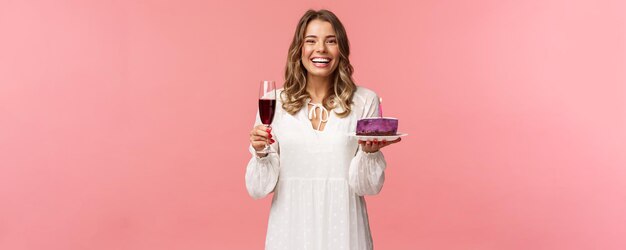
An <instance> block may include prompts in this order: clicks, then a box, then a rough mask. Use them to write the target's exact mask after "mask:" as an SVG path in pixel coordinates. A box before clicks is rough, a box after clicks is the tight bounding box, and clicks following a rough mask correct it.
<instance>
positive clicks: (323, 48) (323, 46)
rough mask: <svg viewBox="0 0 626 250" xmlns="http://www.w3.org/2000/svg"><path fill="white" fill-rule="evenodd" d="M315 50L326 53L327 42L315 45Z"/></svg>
mask: <svg viewBox="0 0 626 250" xmlns="http://www.w3.org/2000/svg"><path fill="white" fill-rule="evenodd" d="M315 51H317V52H319V53H324V52H326V44H324V43H323V42H322V43H318V44H317V46H316V47H315Z"/></svg>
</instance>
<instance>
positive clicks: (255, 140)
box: [245, 113, 280, 199]
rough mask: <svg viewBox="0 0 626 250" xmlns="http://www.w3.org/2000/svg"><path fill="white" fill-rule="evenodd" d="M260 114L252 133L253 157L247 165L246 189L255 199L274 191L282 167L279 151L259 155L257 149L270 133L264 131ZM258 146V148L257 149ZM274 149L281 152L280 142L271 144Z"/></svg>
mask: <svg viewBox="0 0 626 250" xmlns="http://www.w3.org/2000/svg"><path fill="white" fill-rule="evenodd" d="M260 124H261V121H260V119H259V115H258V113H257V119H256V123H255V128H254V129H253V130H252V132H251V133H250V147H249V150H250V153H251V154H252V158H251V159H250V161H249V162H248V166H247V167H246V177H245V179H246V189H247V190H248V194H249V195H250V196H251V197H252V198H253V199H261V198H263V197H265V196H267V195H268V194H269V193H271V192H273V191H274V187H275V186H276V183H277V182H278V174H279V169H280V161H279V153H271V154H267V155H262V156H261V155H257V153H256V150H257V149H260V148H262V146H261V145H263V144H264V143H265V141H267V140H268V133H267V132H265V131H264V129H263V127H262V126H258V125H260ZM255 147H257V149H255ZM270 147H272V149H274V150H275V151H276V152H279V147H278V142H274V143H272V144H271V145H270Z"/></svg>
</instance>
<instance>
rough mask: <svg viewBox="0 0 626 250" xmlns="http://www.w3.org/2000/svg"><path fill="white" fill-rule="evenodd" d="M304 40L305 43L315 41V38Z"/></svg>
mask: <svg viewBox="0 0 626 250" xmlns="http://www.w3.org/2000/svg"><path fill="white" fill-rule="evenodd" d="M304 42H305V43H315V40H313V39H307V40H304Z"/></svg>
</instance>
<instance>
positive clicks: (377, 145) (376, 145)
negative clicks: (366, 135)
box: [359, 138, 402, 153]
mask: <svg viewBox="0 0 626 250" xmlns="http://www.w3.org/2000/svg"><path fill="white" fill-rule="evenodd" d="M401 140H402V138H398V139H395V140H393V141H386V140H382V141H378V140H373V141H362V140H359V144H361V149H363V152H366V153H374V152H376V151H378V150H380V149H381V148H384V147H386V146H389V145H391V144H394V143H398V142H400V141H401Z"/></svg>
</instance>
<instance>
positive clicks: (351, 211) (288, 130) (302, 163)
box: [245, 87, 386, 250]
mask: <svg viewBox="0 0 626 250" xmlns="http://www.w3.org/2000/svg"><path fill="white" fill-rule="evenodd" d="M279 93H280V90H279ZM279 96H280V95H279ZM279 99H280V98H277V105H276V114H275V116H274V120H273V122H272V134H273V137H272V138H273V139H274V140H275V141H276V142H275V143H274V144H272V147H273V149H275V150H276V151H278V154H276V153H275V154H269V155H268V156H266V157H263V158H258V157H257V156H256V154H255V152H254V149H253V148H252V147H250V153H252V155H253V156H252V159H250V162H249V163H248V166H247V169H246V177H245V179H246V187H247V189H248V193H249V194H250V196H252V197H253V198H254V199H260V198H263V197H265V196H267V195H268V194H269V193H271V192H274V198H273V200H272V207H271V210H270V215H269V222H268V230H267V235H266V241H265V249H267V250H279V249H284V250H301V249H313V250H334V249H344V250H364V249H367V250H369V249H372V248H373V245H372V237H371V234H370V229H369V223H368V218H367V209H366V205H365V199H364V198H363V196H364V195H375V194H378V192H380V189H381V188H382V186H383V182H384V179H385V175H384V170H385V167H386V162H385V159H384V157H383V154H382V153H381V152H380V151H378V152H376V153H365V152H363V151H362V150H361V149H359V145H358V143H357V140H356V139H355V138H354V137H349V136H348V134H349V133H353V132H354V131H355V129H356V122H357V120H358V119H360V118H363V117H376V116H378V96H377V95H376V94H375V93H374V92H373V91H371V90H369V89H366V88H362V87H358V88H357V91H356V92H355V94H354V97H353V104H352V105H353V106H352V112H351V113H350V115H349V116H347V117H345V118H339V117H337V116H336V115H335V113H334V112H333V111H330V112H329V116H328V121H327V123H326V126H325V128H324V130H323V131H318V130H315V129H313V127H312V125H311V121H310V120H309V113H308V112H309V110H311V109H313V108H314V107H315V106H313V105H308V101H307V105H305V106H303V108H302V109H301V110H300V111H299V112H298V113H296V114H295V115H290V114H289V113H287V112H286V111H285V110H283V109H282V107H281V105H282V102H281V101H280V100H279ZM319 109H321V108H319ZM320 113H322V112H320ZM323 117H326V116H325V115H324V116H323ZM258 124H260V120H259V116H258V113H257V119H256V124H255V126H256V125H258ZM316 127H317V124H316Z"/></svg>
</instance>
